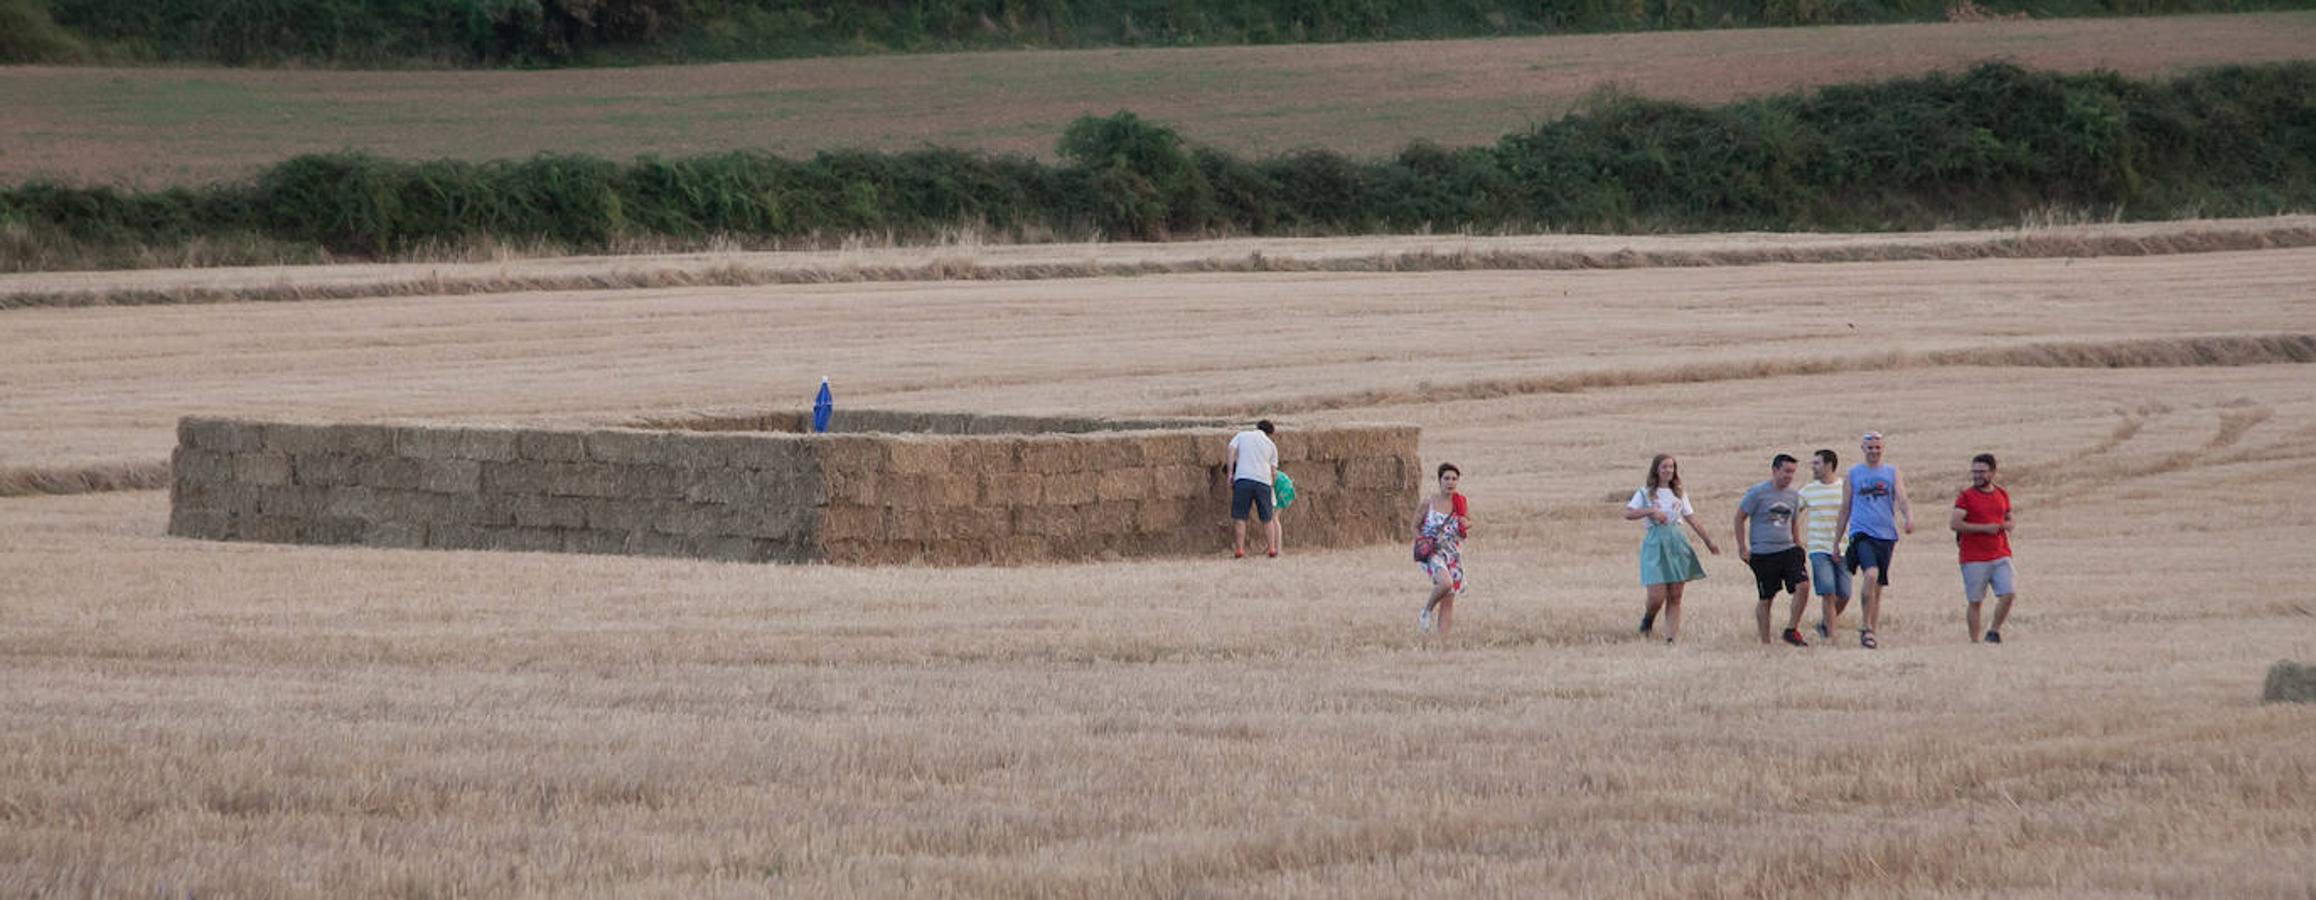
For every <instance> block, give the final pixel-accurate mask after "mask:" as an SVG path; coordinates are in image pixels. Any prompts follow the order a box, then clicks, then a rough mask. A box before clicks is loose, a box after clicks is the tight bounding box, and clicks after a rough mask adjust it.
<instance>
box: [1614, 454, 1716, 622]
mask: <svg viewBox="0 0 2316 900" xmlns="http://www.w3.org/2000/svg"><path fill="white" fill-rule="evenodd" d="M1624 517H1625V520H1626V521H1636V520H1642V519H1646V520H1647V521H1648V528H1649V530H1648V534H1647V535H1645V536H1643V537H1642V538H1641V548H1640V574H1641V585H1642V586H1643V587H1646V588H1647V589H1648V608H1647V610H1646V611H1644V612H1642V613H1641V623H1640V632H1641V634H1643V635H1655V634H1656V627H1657V611H1658V610H1663V611H1664V613H1665V643H1668V644H1670V643H1672V642H1673V640H1674V639H1675V638H1678V637H1680V635H1681V591H1682V590H1683V589H1685V588H1687V587H1688V585H1689V582H1692V581H1696V580H1697V579H1700V578H1703V577H1705V567H1704V566H1703V565H1700V564H1698V562H1697V551H1695V550H1692V549H1689V539H1688V538H1686V537H1683V536H1682V535H1681V523H1682V522H1687V523H1689V527H1690V528H1691V529H1693V530H1695V531H1696V532H1697V537H1698V538H1699V539H1701V540H1703V541H1704V542H1705V549H1706V550H1710V551H1712V553H1713V555H1714V556H1719V555H1721V546H1720V545H1719V544H1715V543H1713V536H1712V535H1711V534H1708V533H1707V532H1706V531H1705V527H1704V526H1702V525H1699V524H1697V510H1696V507H1693V506H1690V505H1689V495H1688V492H1686V491H1683V490H1681V463H1680V461H1679V460H1676V459H1674V458H1673V457H1672V455H1671V454H1666V453H1659V454H1657V458H1655V459H1652V460H1650V461H1649V478H1648V485H1647V486H1646V487H1643V488H1641V489H1640V490H1638V491H1634V492H1633V495H1632V501H1631V502H1629V503H1626V504H1625V506H1624Z"/></svg>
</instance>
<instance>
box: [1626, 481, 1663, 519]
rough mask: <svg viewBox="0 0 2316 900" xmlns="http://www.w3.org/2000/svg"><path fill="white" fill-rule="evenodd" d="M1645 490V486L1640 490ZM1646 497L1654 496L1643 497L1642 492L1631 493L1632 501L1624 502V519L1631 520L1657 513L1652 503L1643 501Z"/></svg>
mask: <svg viewBox="0 0 2316 900" xmlns="http://www.w3.org/2000/svg"><path fill="white" fill-rule="evenodd" d="M1646 490H1647V488H1642V491H1644V492H1645V491H1646ZM1648 499H1654V498H1648V497H1645V495H1644V494H1642V493H1636V494H1633V495H1632V502H1630V503H1626V504H1625V505H1624V520H1625V521H1627V522H1632V521H1637V520H1640V519H1646V518H1650V517H1652V516H1655V515H1656V514H1657V508H1656V507H1655V506H1654V505H1652V504H1650V503H1647V502H1645V501H1646V500H1648Z"/></svg>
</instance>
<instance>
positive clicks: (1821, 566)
mask: <svg viewBox="0 0 2316 900" xmlns="http://www.w3.org/2000/svg"><path fill="white" fill-rule="evenodd" d="M1809 583H1810V584H1813V585H1816V587H1815V588H1814V590H1816V591H1817V595H1818V596H1820V597H1841V598H1845V599H1847V598H1848V597H1849V595H1850V570H1849V569H1847V568H1845V567H1843V566H1842V561H1841V558H1840V557H1837V556H1835V555H1833V554H1831V553H1812V554H1810V555H1809Z"/></svg>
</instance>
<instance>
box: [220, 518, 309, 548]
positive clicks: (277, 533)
mask: <svg viewBox="0 0 2316 900" xmlns="http://www.w3.org/2000/svg"><path fill="white" fill-rule="evenodd" d="M304 528H305V520H304V519H291V518H284V517H281V516H242V517H241V518H240V519H239V520H238V521H236V522H235V523H234V530H235V532H236V533H237V534H239V535H240V536H241V538H242V539H243V540H249V541H264V542H265V543H268V544H296V543H300V542H301V541H303V539H304V534H303V531H304Z"/></svg>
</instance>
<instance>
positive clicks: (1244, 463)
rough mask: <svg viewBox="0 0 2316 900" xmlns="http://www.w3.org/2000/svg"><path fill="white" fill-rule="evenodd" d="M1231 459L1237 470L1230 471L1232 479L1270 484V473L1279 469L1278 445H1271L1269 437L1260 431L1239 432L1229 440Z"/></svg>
mask: <svg viewBox="0 0 2316 900" xmlns="http://www.w3.org/2000/svg"><path fill="white" fill-rule="evenodd" d="M1230 452H1231V456H1232V458H1234V459H1236V460H1238V468H1237V469H1235V470H1232V472H1231V475H1230V477H1231V478H1233V479H1239V478H1244V479H1247V480H1249V481H1260V482H1262V483H1264V484H1269V483H1271V473H1272V472H1273V471H1275V470H1277V469H1278V467H1279V445H1277V444H1274V443H1271V436H1270V435H1267V434H1264V433H1262V432H1260V431H1241V432H1239V433H1238V436H1237V437H1234V438H1231V439H1230Z"/></svg>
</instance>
